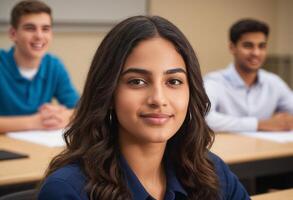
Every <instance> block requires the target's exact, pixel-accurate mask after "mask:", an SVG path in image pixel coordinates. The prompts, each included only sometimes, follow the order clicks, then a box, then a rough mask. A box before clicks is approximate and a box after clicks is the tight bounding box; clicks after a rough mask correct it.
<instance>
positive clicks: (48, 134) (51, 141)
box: [6, 129, 65, 147]
mask: <svg viewBox="0 0 293 200" xmlns="http://www.w3.org/2000/svg"><path fill="white" fill-rule="evenodd" d="M63 132H64V130H63V129H59V130H52V131H20V132H9V133H6V135H7V136H8V137H11V138H15V139H20V140H25V141H28V142H33V143H37V144H41V145H45V146H49V147H60V146H64V145H65V142H64V140H63Z"/></svg>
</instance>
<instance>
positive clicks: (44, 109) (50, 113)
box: [37, 104, 73, 130]
mask: <svg viewBox="0 0 293 200" xmlns="http://www.w3.org/2000/svg"><path fill="white" fill-rule="evenodd" d="M72 113H73V110H69V109H67V108H66V107H64V106H62V105H53V104H44V105H42V106H41V107H40V108H39V112H38V113H37V115H39V120H40V121H39V123H38V124H39V125H40V128H41V129H49V130H51V129H60V128H64V127H66V126H67V125H68V123H69V121H70V118H71V116H72Z"/></svg>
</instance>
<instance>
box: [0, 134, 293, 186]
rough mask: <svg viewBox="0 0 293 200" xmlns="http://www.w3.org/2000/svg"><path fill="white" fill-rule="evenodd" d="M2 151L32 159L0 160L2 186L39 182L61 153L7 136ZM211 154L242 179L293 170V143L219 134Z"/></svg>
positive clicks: (0, 142) (1, 143) (0, 145)
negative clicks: (217, 156)
mask: <svg viewBox="0 0 293 200" xmlns="http://www.w3.org/2000/svg"><path fill="white" fill-rule="evenodd" d="M0 148H1V149H7V150H11V151H16V152H20V153H26V154H29V156H30V157H29V158H25V159H18V160H9V161H0V186H5V185H12V184H21V183H26V182H33V181H38V180H40V179H41V178H42V177H43V174H44V171H45V169H46V168H47V166H48V163H49V161H50V160H51V158H52V157H53V156H54V155H56V154H57V153H59V152H60V151H61V150H62V148H50V147H46V146H41V145H37V144H34V143H29V142H25V141H21V140H16V139H11V138H8V137H6V136H5V135H0ZM212 151H213V152H215V153H216V154H217V155H219V156H220V157H221V158H222V159H223V160H224V161H225V162H226V163H228V164H229V166H230V168H231V169H232V171H233V172H234V173H236V174H237V176H239V177H240V178H243V177H245V178H247V177H255V176H258V175H263V174H270V173H279V172H280V171H281V172H282V171H288V170H291V171H292V166H293V164H292V165H290V164H288V162H291V163H293V143H287V144H281V143H275V142H270V141H267V140H262V139H255V138H250V137H245V136H241V135H238V134H218V135H216V140H215V143H214V145H213V147H212ZM279 162H280V163H281V164H279ZM268 163H269V166H268ZM284 163H286V164H284Z"/></svg>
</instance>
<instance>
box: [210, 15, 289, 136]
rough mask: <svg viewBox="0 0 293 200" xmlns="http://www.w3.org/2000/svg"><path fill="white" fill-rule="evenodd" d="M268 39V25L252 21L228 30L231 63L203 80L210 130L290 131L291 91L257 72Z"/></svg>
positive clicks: (272, 76) (273, 78)
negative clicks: (206, 95)
mask: <svg viewBox="0 0 293 200" xmlns="http://www.w3.org/2000/svg"><path fill="white" fill-rule="evenodd" d="M268 36H269V27H268V25H267V24H265V23H264V22H260V21H258V20H254V19H243V20H240V21H238V22H236V23H235V24H233V25H232V27H231V28H230V46H229V47H230V52H231V53H232V55H233V56H234V62H233V63H232V64H230V65H229V66H228V67H227V68H226V69H224V70H220V71H216V72H212V73H210V74H207V75H206V76H205V78H204V81H205V88H206V91H207V94H208V96H209V98H210V101H211V105H212V107H211V110H210V112H209V114H208V116H207V117H206V120H207V122H208V124H209V126H210V127H211V128H212V129H213V130H214V131H228V132H237V131H238V132H239V131H288V130H292V129H293V92H292V90H291V89H290V88H289V87H288V86H287V85H286V83H285V82H284V81H283V80H282V79H281V78H279V77H278V76H277V75H275V74H273V73H270V72H267V71H265V70H263V69H261V67H262V65H263V63H264V61H265V59H266V56H267V42H268Z"/></svg>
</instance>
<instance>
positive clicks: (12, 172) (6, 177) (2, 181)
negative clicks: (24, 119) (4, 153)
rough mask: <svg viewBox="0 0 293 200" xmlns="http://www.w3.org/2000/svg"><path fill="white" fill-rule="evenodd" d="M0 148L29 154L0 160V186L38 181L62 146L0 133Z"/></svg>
mask: <svg viewBox="0 0 293 200" xmlns="http://www.w3.org/2000/svg"><path fill="white" fill-rule="evenodd" d="M0 149H5V150H11V151H15V152H19V153H25V154H28V155H29V158H23V159H16V160H7V161H0V186H4V185H12V184H21V183H27V182H34V181H39V180H40V179H41V178H42V177H43V175H44V172H45V170H46V168H47V166H48V164H49V162H50V160H51V158H52V157H53V156H54V155H56V154H57V153H58V152H60V151H61V150H62V148H60V147H59V148H51V147H46V146H42V145H38V144H34V143H29V142H25V141H21V140H16V139H12V138H9V137H6V136H5V135H0Z"/></svg>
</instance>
